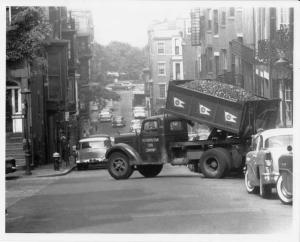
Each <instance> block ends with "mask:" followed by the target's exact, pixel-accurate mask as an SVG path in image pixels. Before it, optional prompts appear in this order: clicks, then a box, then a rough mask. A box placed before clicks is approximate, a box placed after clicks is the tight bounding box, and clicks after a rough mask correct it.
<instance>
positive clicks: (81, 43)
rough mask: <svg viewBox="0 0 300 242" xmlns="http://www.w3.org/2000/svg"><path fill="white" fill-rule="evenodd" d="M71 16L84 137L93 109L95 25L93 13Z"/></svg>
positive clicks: (74, 11)
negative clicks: (92, 75) (92, 71)
mask: <svg viewBox="0 0 300 242" xmlns="http://www.w3.org/2000/svg"><path fill="white" fill-rule="evenodd" d="M71 14H72V17H73V18H74V20H75V30H76V45H77V48H78V62H79V69H78V72H79V79H78V93H79V100H80V103H79V117H80V120H79V129H78V132H79V135H80V137H83V134H84V133H86V134H88V133H89V130H90V128H91V122H90V120H91V117H90V107H92V102H93V100H90V95H89V93H90V90H91V88H93V83H91V59H92V57H93V54H92V45H93V41H94V25H93V19H92V13H91V11H86V10H72V11H71Z"/></svg>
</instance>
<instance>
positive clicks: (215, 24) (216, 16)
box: [214, 10, 219, 35]
mask: <svg viewBox="0 0 300 242" xmlns="http://www.w3.org/2000/svg"><path fill="white" fill-rule="evenodd" d="M218 34H219V16H218V10H214V35H218Z"/></svg>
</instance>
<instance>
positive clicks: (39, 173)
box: [5, 159, 76, 179]
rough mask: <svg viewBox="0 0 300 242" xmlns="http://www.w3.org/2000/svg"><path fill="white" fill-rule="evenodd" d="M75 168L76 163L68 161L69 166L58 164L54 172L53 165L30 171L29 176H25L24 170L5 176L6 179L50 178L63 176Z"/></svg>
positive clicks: (71, 160) (63, 163)
mask: <svg viewBox="0 0 300 242" xmlns="http://www.w3.org/2000/svg"><path fill="white" fill-rule="evenodd" d="M75 168H76V163H75V161H74V160H73V159H70V165H68V166H67V165H66V163H65V162H62V163H60V168H59V170H58V171H56V170H54V166H53V164H47V165H41V166H38V167H35V168H34V169H32V170H31V173H32V174H31V175H26V174H25V172H26V170H24V169H20V170H17V171H15V172H13V173H8V174H6V176H5V177H6V179H10V178H11V179H13V178H32V177H51V176H63V175H66V174H68V173H69V172H71V171H72V170H73V169H75Z"/></svg>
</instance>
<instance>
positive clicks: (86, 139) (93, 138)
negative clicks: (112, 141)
mask: <svg viewBox="0 0 300 242" xmlns="http://www.w3.org/2000/svg"><path fill="white" fill-rule="evenodd" d="M107 138H110V136H109V135H105V134H104V135H98V136H95V137H88V138H84V139H81V140H79V142H80V143H82V142H91V141H103V140H105V139H107Z"/></svg>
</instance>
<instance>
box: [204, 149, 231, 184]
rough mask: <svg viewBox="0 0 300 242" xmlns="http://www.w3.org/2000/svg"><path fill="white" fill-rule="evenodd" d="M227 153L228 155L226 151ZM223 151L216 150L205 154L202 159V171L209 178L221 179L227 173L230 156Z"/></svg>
mask: <svg viewBox="0 0 300 242" xmlns="http://www.w3.org/2000/svg"><path fill="white" fill-rule="evenodd" d="M225 151H226V150H225ZM226 153H228V152H227V151H226ZM226 153H225V152H224V151H223V149H220V148H214V149H210V150H207V151H205V152H204V154H203V155H202V157H201V159H200V169H201V172H202V173H203V175H204V176H205V177H207V178H221V177H223V176H224V175H225V173H226V171H227V164H229V163H230V158H229V157H230V156H229V154H228V155H227V154H226Z"/></svg>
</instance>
